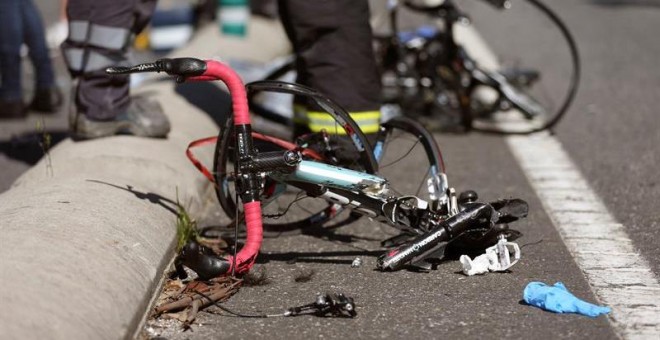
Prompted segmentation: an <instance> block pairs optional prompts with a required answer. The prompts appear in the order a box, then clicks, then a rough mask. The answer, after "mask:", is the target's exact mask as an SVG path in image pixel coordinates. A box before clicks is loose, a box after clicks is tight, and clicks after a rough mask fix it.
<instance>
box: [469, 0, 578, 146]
mask: <svg viewBox="0 0 660 340" xmlns="http://www.w3.org/2000/svg"><path fill="white" fill-rule="evenodd" d="M525 1H526V2H528V3H529V4H531V5H532V7H534V8H536V9H538V10H539V12H541V13H542V14H543V15H545V17H546V18H548V19H549V20H550V22H552V23H553V24H554V25H555V26H556V27H557V28H558V29H559V32H560V33H561V36H562V37H563V38H564V40H565V42H566V45H567V46H568V51H569V54H570V59H571V66H572V72H571V76H570V77H569V83H568V87H567V90H566V93H565V95H564V98H563V100H562V101H561V105H559V106H558V109H557V110H556V112H555V113H554V114H553V115H551V116H550V117H551V118H549V119H548V120H547V121H545V122H544V123H543V124H542V125H541V126H538V127H534V128H531V129H529V130H524V131H512V130H505V129H502V128H485V127H476V126H472V127H471V128H472V129H473V130H474V131H478V132H482V133H488V134H499V135H529V134H533V133H537V132H541V131H544V130H552V129H553V128H554V127H555V126H556V125H557V124H558V123H559V122H560V121H561V119H562V118H563V117H564V116H565V114H566V112H567V111H568V109H569V108H570V106H571V104H572V103H573V100H574V99H575V96H576V95H577V91H578V88H579V84H580V78H581V74H582V63H581V60H580V52H579V50H578V47H577V43H576V42H575V39H574V38H573V34H572V33H571V31H570V30H569V29H568V26H566V24H565V23H564V21H563V20H562V19H561V18H560V17H559V15H557V14H556V13H555V12H554V11H553V10H552V9H551V8H550V7H548V6H547V5H546V4H545V3H543V2H542V1H540V0H525Z"/></svg>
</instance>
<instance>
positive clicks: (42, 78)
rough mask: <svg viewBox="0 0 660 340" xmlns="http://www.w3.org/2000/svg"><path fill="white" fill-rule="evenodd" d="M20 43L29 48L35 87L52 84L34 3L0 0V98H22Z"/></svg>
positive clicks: (18, 0)
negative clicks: (34, 75) (34, 74)
mask: <svg viewBox="0 0 660 340" xmlns="http://www.w3.org/2000/svg"><path fill="white" fill-rule="evenodd" d="M23 43H25V44H26V45H27V47H28V49H29V51H30V54H29V56H30V60H31V61H32V64H33V65H34V68H35V73H36V78H37V79H36V87H37V88H38V89H48V88H51V87H52V86H54V85H55V76H54V73H53V65H52V64H51V61H50V56H49V54H48V47H47V46H46V38H45V35H44V26H43V23H42V21H41V16H40V15H39V11H38V10H37V8H36V7H35V5H34V3H33V2H32V0H0V77H1V81H0V99H3V100H6V101H14V100H22V95H23V91H22V87H21V80H22V79H21V56H20V51H21V45H22V44H23Z"/></svg>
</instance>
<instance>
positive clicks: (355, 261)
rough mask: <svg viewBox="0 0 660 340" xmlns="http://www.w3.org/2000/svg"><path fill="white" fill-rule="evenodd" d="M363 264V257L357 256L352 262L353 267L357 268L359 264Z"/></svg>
mask: <svg viewBox="0 0 660 340" xmlns="http://www.w3.org/2000/svg"><path fill="white" fill-rule="evenodd" d="M361 265H362V259H361V258H359V257H356V258H355V259H354V260H353V263H351V267H353V268H357V267H359V266H361Z"/></svg>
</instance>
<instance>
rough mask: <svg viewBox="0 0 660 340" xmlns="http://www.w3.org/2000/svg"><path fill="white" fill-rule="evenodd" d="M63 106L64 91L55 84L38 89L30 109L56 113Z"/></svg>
mask: <svg viewBox="0 0 660 340" xmlns="http://www.w3.org/2000/svg"><path fill="white" fill-rule="evenodd" d="M61 106H62V92H60V90H59V89H58V88H57V87H55V86H53V87H50V88H47V89H37V91H36V92H35V94H34V98H33V99H32V103H30V110H34V111H39V112H46V113H54V112H57V111H59V109H60V107H61Z"/></svg>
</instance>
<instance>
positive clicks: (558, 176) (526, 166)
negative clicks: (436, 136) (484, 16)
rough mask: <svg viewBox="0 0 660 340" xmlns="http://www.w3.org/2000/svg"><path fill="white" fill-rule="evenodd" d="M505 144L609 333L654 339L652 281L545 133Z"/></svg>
mask: <svg viewBox="0 0 660 340" xmlns="http://www.w3.org/2000/svg"><path fill="white" fill-rule="evenodd" d="M457 28H458V29H457V30H456V38H457V39H458V40H460V41H461V42H462V43H463V45H464V46H465V48H466V49H467V50H468V52H469V53H470V54H471V55H472V56H473V57H475V59H477V62H479V63H480V64H485V65H487V66H488V67H489V68H493V67H497V65H498V62H497V58H496V57H495V55H494V54H493V52H492V51H491V50H490V49H489V47H488V46H487V45H486V44H485V42H484V41H483V39H481V37H480V36H479V34H478V33H477V32H476V31H475V30H474V29H472V28H471V27H457ZM503 124H509V122H503ZM506 142H507V144H508V145H509V148H510V149H511V151H512V153H513V154H514V156H515V158H516V159H517V160H518V162H519V163H520V166H521V167H522V169H523V171H524V172H525V175H526V176H527V178H528V180H529V182H530V184H531V186H532V188H534V190H535V191H536V194H537V195H538V196H539V198H540V199H541V202H542V203H543V207H544V208H545V210H546V212H547V213H548V215H549V216H550V218H551V220H552V222H553V224H554V226H555V228H556V229H557V230H558V231H559V234H560V235H561V237H562V239H563V241H564V243H565V244H566V246H567V248H568V250H569V251H570V252H571V255H572V256H573V258H574V259H575V261H576V262H577V264H578V266H579V267H580V269H582V272H583V273H584V275H585V276H586V278H587V280H588V281H589V284H590V285H591V287H592V289H593V291H594V293H595V295H596V297H597V298H598V299H599V300H600V302H601V303H603V304H605V305H607V306H609V307H611V308H612V314H611V315H610V321H611V322H612V324H613V326H614V329H615V330H616V331H617V332H618V333H619V334H620V335H621V336H622V337H623V338H624V339H660V284H659V283H658V279H657V278H656V277H655V275H654V274H653V272H652V271H651V269H650V267H649V265H648V262H647V261H646V260H645V259H644V258H643V257H642V256H641V255H640V254H639V253H638V252H637V250H636V249H635V247H634V245H633V243H632V241H631V240H630V238H629V237H628V234H627V233H626V230H625V227H624V226H623V225H622V224H621V223H619V222H617V221H616V219H615V218H614V217H613V216H612V215H611V214H610V213H609V211H608V210H607V208H606V207H605V205H604V204H603V202H602V200H601V199H600V197H598V195H596V194H595V193H594V191H593V190H592V189H591V186H590V185H589V183H588V182H587V181H586V180H585V179H584V177H583V176H582V174H581V173H580V171H579V170H578V169H577V167H576V166H575V164H574V163H573V161H571V159H570V157H569V156H568V154H567V153H566V151H565V150H564V148H563V147H562V145H561V143H560V142H559V141H558V140H557V139H555V138H554V137H552V136H551V135H550V134H548V133H537V134H535V135H533V136H509V137H507V138H506Z"/></svg>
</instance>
